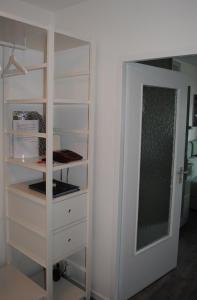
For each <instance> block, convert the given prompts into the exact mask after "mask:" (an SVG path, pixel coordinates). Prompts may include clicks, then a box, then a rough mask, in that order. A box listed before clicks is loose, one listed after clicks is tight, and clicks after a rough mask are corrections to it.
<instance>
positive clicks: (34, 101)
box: [5, 98, 47, 104]
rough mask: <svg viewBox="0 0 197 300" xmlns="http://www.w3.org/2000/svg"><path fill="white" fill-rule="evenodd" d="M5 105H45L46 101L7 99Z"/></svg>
mask: <svg viewBox="0 0 197 300" xmlns="http://www.w3.org/2000/svg"><path fill="white" fill-rule="evenodd" d="M5 103H6V104H44V103H47V99H45V98H43V99H42V98H41V99H7V100H5Z"/></svg>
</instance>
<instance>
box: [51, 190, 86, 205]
mask: <svg viewBox="0 0 197 300" xmlns="http://www.w3.org/2000/svg"><path fill="white" fill-rule="evenodd" d="M87 193H88V190H87V189H83V190H80V191H77V192H74V193H69V194H67V195H63V196H60V197H56V198H54V199H53V204H56V203H57V202H61V201H64V200H66V199H69V198H72V197H77V196H80V195H83V194H87Z"/></svg>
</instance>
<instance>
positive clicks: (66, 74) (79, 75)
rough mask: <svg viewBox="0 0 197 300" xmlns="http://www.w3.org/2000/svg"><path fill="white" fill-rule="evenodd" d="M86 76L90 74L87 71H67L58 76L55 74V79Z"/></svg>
mask: <svg viewBox="0 0 197 300" xmlns="http://www.w3.org/2000/svg"><path fill="white" fill-rule="evenodd" d="M84 76H85V77H86V76H90V73H89V72H68V73H64V74H62V75H59V76H55V80H60V79H66V78H74V77H84Z"/></svg>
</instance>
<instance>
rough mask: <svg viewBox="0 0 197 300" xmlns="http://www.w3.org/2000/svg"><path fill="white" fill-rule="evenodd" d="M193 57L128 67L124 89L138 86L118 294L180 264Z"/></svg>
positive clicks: (131, 94)
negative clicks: (178, 256)
mask: <svg viewBox="0 0 197 300" xmlns="http://www.w3.org/2000/svg"><path fill="white" fill-rule="evenodd" d="M191 61H195V57H191V56H190V57H188V58H186V57H178V58H177V57H176V58H168V59H163V60H162V59H161V60H152V61H147V62H141V63H140V64H139V63H138V64H132V63H128V64H127V66H126V69H127V70H126V72H127V76H126V78H127V80H126V87H127V89H129V88H130V87H129V88H128V86H130V82H132V84H133V85H132V88H131V89H130V91H128V90H127V92H126V94H127V96H126V98H127V99H126V101H127V103H126V118H125V144H124V170H126V171H125V172H124V184H123V215H122V234H121V263H120V265H121V283H120V291H121V293H120V299H128V298H129V297H131V296H133V295H135V294H136V293H138V292H139V291H140V290H142V289H143V288H145V287H146V286H148V285H150V284H151V283H152V282H154V281H155V280H157V279H159V278H160V277H162V276H164V275H165V274H166V273H167V272H170V271H171V270H173V269H174V268H176V265H177V255H178V240H179V230H180V216H181V215H182V218H181V225H182V226H183V225H184V224H187V221H188V215H189V208H190V185H188V184H187V187H186V186H185V183H186V182H192V181H191V180H190V179H191V178H189V177H191V176H193V174H192V175H191V174H188V176H186V174H185V175H184V172H187V163H188V160H187V159H186V161H185V163H186V164H185V166H184V152H185V149H186V150H188V147H187V146H188V141H187V142H186V143H185V138H186V136H187V134H186V133H187V129H188V128H190V132H189V131H188V133H189V134H188V135H189V140H191V139H195V133H194V131H195V130H194V128H193V126H191V125H192V122H193V115H192V108H193V103H192V102H193V95H194V91H195V71H197V67H196V66H194V64H192V63H191ZM142 63H143V65H142ZM147 65H149V66H147ZM130 72H131V73H132V74H131V73H130ZM128 73H129V76H128ZM196 78H197V73H196ZM189 86H190V87H191V90H190V97H189V96H188V87H189ZM137 89H138V92H137V91H136V90H137ZM164 98H165V99H164ZM181 99H182V100H181ZM188 99H189V100H190V99H191V100H192V101H191V105H190V111H189V112H190V115H189V114H188V122H189V127H188V126H187V128H186V116H187V102H188ZM181 101H182V102H181ZM157 122H158V123H157ZM128 123H130V125H128ZM162 126H163V127H162ZM165 131H167V132H166V137H165ZM129 147H130V148H129ZM131 149H132V150H131ZM151 151H152V156H151ZM185 153H187V151H186V152H185ZM135 155H136V156H135ZM165 155H166V156H165ZM133 156H135V159H133V158H132V157H133ZM156 157H158V158H157V159H155V158H156ZM162 164H163V167H162ZM158 166H159V167H158ZM162 169H163V170H162ZM153 177H154V178H153ZM184 178H185V179H189V180H183V179H184ZM131 179H132V180H131ZM183 187H185V188H183ZM134 191H135V192H134ZM134 194H135V195H134ZM182 195H183V200H182ZM126 202H127V203H126ZM181 210H182V212H181ZM184 218H185V220H183V219H184ZM121 289H122V290H121ZM147 300H148V298H147Z"/></svg>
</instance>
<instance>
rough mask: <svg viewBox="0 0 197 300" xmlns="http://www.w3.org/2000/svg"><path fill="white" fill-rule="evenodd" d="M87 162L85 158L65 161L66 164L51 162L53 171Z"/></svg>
mask: <svg viewBox="0 0 197 300" xmlns="http://www.w3.org/2000/svg"><path fill="white" fill-rule="evenodd" d="M87 164H88V160H87V159H82V160H78V161H74V162H70V163H67V164H62V163H58V162H55V163H54V164H53V171H59V170H63V169H68V168H73V167H78V166H83V165H87Z"/></svg>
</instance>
